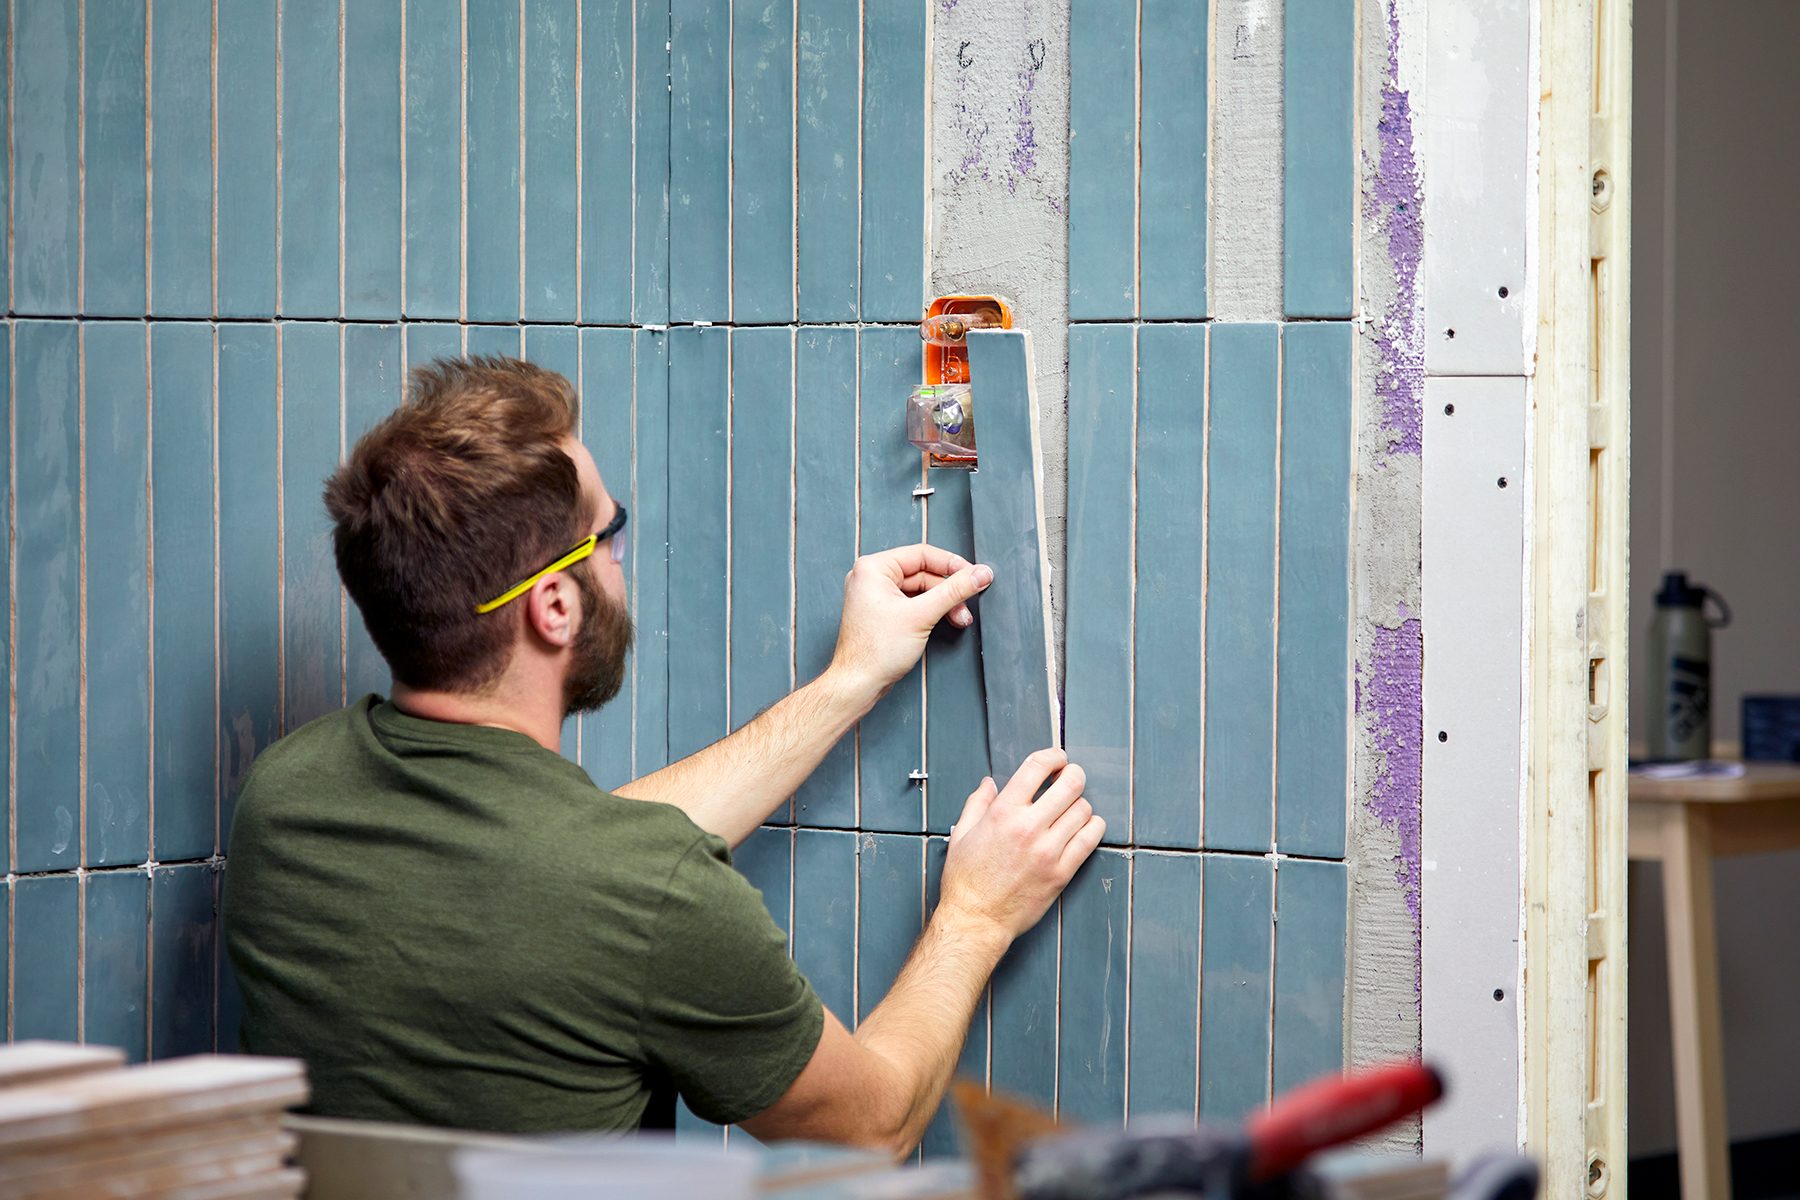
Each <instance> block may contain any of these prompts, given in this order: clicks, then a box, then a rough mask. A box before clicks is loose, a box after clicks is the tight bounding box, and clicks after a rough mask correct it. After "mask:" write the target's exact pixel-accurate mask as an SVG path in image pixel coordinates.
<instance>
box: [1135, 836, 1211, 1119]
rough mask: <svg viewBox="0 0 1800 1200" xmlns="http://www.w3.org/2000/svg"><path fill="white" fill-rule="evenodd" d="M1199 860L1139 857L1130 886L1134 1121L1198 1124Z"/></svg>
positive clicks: (1195, 857)
mask: <svg viewBox="0 0 1800 1200" xmlns="http://www.w3.org/2000/svg"><path fill="white" fill-rule="evenodd" d="M1199 987H1200V858H1199V856H1198V855H1193V854H1156V853H1145V852H1139V853H1138V855H1137V857H1136V860H1135V861H1134V862H1133V864H1132V881H1131V1016H1130V1028H1129V1030H1128V1036H1129V1038H1130V1042H1131V1048H1130V1050H1129V1051H1128V1052H1127V1053H1128V1054H1129V1056H1130V1059H1131V1093H1130V1096H1129V1097H1128V1100H1127V1105H1126V1107H1127V1110H1128V1111H1129V1112H1130V1114H1131V1116H1132V1117H1134V1118H1135V1117H1149V1116H1159V1115H1161V1116H1180V1117H1191V1116H1192V1115H1193V1114H1194V1111H1195V1105H1196V1103H1197V1098H1198V1093H1197V1090H1196V1085H1197V1080H1198V1073H1199V1059H1198V1045H1197V1043H1198V1038H1197V1037H1196V1036H1195V1034H1194V1032H1193V1031H1194V1025H1195V1022H1196V1020H1197V1019H1198V1018H1197V1014H1198V1013H1199V1011H1200V995H1199Z"/></svg>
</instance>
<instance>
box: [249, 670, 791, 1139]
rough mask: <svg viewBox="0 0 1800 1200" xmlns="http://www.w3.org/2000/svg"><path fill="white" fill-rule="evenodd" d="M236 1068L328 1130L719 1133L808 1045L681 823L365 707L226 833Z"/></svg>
mask: <svg viewBox="0 0 1800 1200" xmlns="http://www.w3.org/2000/svg"><path fill="white" fill-rule="evenodd" d="M224 922H225V940H226V945H227V948H228V949H229V951H230V955H231V962H232V965H233V966H234V967H235V968H236V970H237V977H238V983H239V986H240V988H241V990H242V994H243V1000H244V1020H243V1034H242V1048H243V1049H244V1050H245V1051H246V1052H249V1053H253V1054H279V1055H291V1056H294V1057H297V1058H302V1059H305V1060H306V1064H307V1068H308V1072H309V1075H310V1078H311V1082H312V1094H313V1101H312V1109H313V1111H315V1112H318V1113H322V1114H325V1115H328V1116H343V1117H365V1118H373V1119H379V1120H391V1121H414V1122H423V1123H427V1124H433V1125H446V1126H454V1127H458V1128H463V1129H488V1130H498V1131H507V1132H525V1131H539V1130H622V1129H634V1128H639V1127H667V1126H669V1125H671V1124H672V1123H673V1118H674V1102H675V1096H676V1094H677V1093H679V1094H680V1096H681V1097H682V1098H683V1099H685V1100H686V1101H687V1104H688V1106H689V1107H690V1108H692V1109H693V1110H694V1112H695V1113H697V1114H699V1115H700V1116H702V1117H705V1118H707V1119H709V1120H713V1121H718V1122H721V1123H729V1122H734V1121H740V1120H743V1119H744V1118H746V1117H750V1116H753V1115H755V1114H756V1113H759V1112H761V1111H762V1110H763V1109H765V1108H767V1107H768V1106H769V1105H770V1104H772V1103H774V1102H775V1100H777V1099H779V1098H780V1096H781V1095H782V1093H783V1092H785V1091H786V1090H787V1088H788V1085H789V1084H791V1083H792V1082H793V1081H794V1079H795V1078H796V1077H797V1076H798V1075H799V1073H800V1070H801V1068H802V1067H804V1066H805V1065H806V1063H807V1061H808V1060H809V1059H810V1058H811V1057H812V1054H813V1051H814V1050H815V1049H816V1048H817V1046H818V1043H819V1037H820V1034H821V1033H822V1031H823V1029H824V1012H823V1009H822V1008H821V1007H820V1004H819V1000H818V997H817V996H816V995H814V993H813V991H812V988H811V987H810V986H809V985H808V984H807V982H806V980H805V978H804V977H803V976H801V974H800V973H799V971H798V970H796V969H795V967H794V965H793V963H792V962H791V961H790V960H789V959H788V956H787V951H786V939H785V938H784V936H783V935H782V933H781V931H780V929H778V928H777V927H776V925H775V923H774V921H773V920H772V919H771V918H770V916H769V914H768V911H767V909H765V908H764V906H763V903H762V898H761V896H760V895H759V894H758V893H757V891H756V889H755V888H753V887H752V886H751V885H750V883H749V882H748V881H747V880H746V879H745V878H744V877H743V876H742V875H740V874H738V873H737V871H736V870H734V869H733V868H732V866H731V855H730V852H729V851H728V850H727V849H726V847H725V843H724V842H722V841H721V840H720V839H718V838H717V837H714V836H713V835H712V834H709V833H705V832H703V831H702V830H701V829H700V828H699V827H697V826H696V825H694V823H693V822H692V821H690V820H688V818H687V816H686V814H685V813H683V812H682V811H681V810H680V809H678V808H675V807H674V806H672V805H667V804H658V803H653V802H650V801H642V800H627V799H624V798H621V797H618V796H613V795H611V794H609V793H607V792H603V791H601V790H599V789H598V788H597V787H595V785H594V783H593V781H592V780H590V779H589V778H588V776H587V774H586V773H585V772H584V771H582V769H581V768H580V767H578V766H576V765H575V764H573V763H571V762H569V761H568V760H566V759H564V758H562V757H560V756H558V755H556V754H552V753H551V752H550V751H548V750H545V749H544V748H543V747H542V746H540V745H538V744H537V743H536V742H535V741H533V740H531V739H530V738H528V737H526V736H524V735H523V734H519V733H513V732H510V731H508V730H503V729H492V728H487V727H482V726H470V725H452V724H445V723H442V722H438V721H427V720H422V719H420V718H417V717H411V716H408V715H406V714H405V713H402V712H400V711H399V710H398V709H396V708H395V707H394V706H393V705H392V704H389V703H387V702H385V701H383V700H381V699H380V698H379V697H375V696H369V697H365V698H364V699H363V700H361V701H360V702H358V703H357V704H354V705H352V706H351V707H349V708H347V709H344V710H343V711H341V712H336V713H333V714H331V715H329V716H326V717H321V718H320V719H318V720H316V721H313V722H312V723H310V724H308V725H306V726H305V727H303V728H301V729H299V730H298V731H296V732H295V733H293V734H291V735H290V736H288V737H286V738H284V739H282V740H281V741H280V742H278V743H276V744H275V745H274V746H271V747H270V748H269V749H268V750H267V751H266V752H264V753H263V755H262V756H261V758H259V759H258V760H257V762H256V765H255V767H254V768H253V769H252V770H251V772H250V774H249V777H248V779H246V780H245V782H244V786H243V789H242V792H241V795H240V797H239V800H238V806H237V813H236V818H235V822H234V825H233V829H232V834H231V846H230V851H229V858H228V865H227V869H226V872H225V895H224Z"/></svg>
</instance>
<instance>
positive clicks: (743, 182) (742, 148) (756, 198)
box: [731, 0, 794, 324]
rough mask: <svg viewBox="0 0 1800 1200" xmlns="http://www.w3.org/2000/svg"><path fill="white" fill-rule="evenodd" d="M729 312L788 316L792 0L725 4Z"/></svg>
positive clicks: (752, 317) (746, 317) (742, 318)
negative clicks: (727, 22)
mask: <svg viewBox="0 0 1800 1200" xmlns="http://www.w3.org/2000/svg"><path fill="white" fill-rule="evenodd" d="M731 130H732V133H731V297H732V302H731V316H732V320H734V321H736V322H738V323H739V324H745V323H748V322H754V321H792V320H793V319H794V0H764V2H763V3H759V4H734V5H732V11H731Z"/></svg>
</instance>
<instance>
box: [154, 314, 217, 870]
mask: <svg viewBox="0 0 1800 1200" xmlns="http://www.w3.org/2000/svg"><path fill="white" fill-rule="evenodd" d="M150 357H151V370H150V391H151V396H152V397H153V400H154V404H155V409H156V419H155V424H154V426H153V427H152V430H151V450H150V463H151V465H150V470H151V474H152V478H153V479H154V481H155V488H156V508H155V517H154V520H155V527H154V529H153V530H152V536H153V537H154V539H155V543H156V560H155V568H154V571H155V585H156V629H155V639H156V645H155V652H154V654H155V663H156V676H155V678H156V698H155V699H156V728H155V744H156V777H155V786H156V828H155V830H154V837H155V843H154V844H155V848H156V857H157V858H158V859H160V860H161V861H163V862H180V861H182V860H183V859H193V858H204V857H206V856H207V855H209V854H211V853H212V852H213V838H214V832H215V829H214V826H215V813H216V810H217V805H218V785H219V772H218V769H217V766H216V763H215V755H216V754H217V749H218V745H219V734H218V730H219V725H218V717H217V714H218V709H217V705H216V699H215V695H214V691H213V682H214V679H215V671H214V667H215V665H216V660H215V651H216V644H215V640H214V632H213V630H214V624H213V613H214V591H213V578H214V573H213V564H214V558H213V521H214V517H213V418H214V414H213V329H212V326H210V325H193V324H188V323H185V322H175V323H164V322H157V323H154V324H152V325H151V326H150Z"/></svg>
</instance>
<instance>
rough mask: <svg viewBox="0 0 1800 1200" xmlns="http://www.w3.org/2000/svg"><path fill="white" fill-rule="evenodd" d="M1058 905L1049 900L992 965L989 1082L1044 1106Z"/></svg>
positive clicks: (1048, 1092)
mask: <svg viewBox="0 0 1800 1200" xmlns="http://www.w3.org/2000/svg"><path fill="white" fill-rule="evenodd" d="M1061 924H1062V905H1061V904H1060V903H1053V904H1051V905H1050V911H1049V912H1047V913H1045V914H1044V917H1043V920H1041V921H1039V922H1038V923H1037V924H1036V925H1034V926H1033V927H1032V928H1031V929H1029V930H1027V931H1026V932H1025V933H1024V934H1023V935H1022V936H1021V937H1019V938H1018V939H1017V940H1016V941H1014V942H1013V944H1012V948H1011V949H1010V950H1008V951H1007V952H1006V957H1005V958H1003V959H1001V960H1000V965H999V966H998V967H997V968H995V970H994V986H993V993H992V996H993V1005H994V1023H993V1032H992V1038H993V1046H992V1049H991V1054H992V1056H993V1057H992V1066H993V1075H994V1079H993V1084H994V1086H995V1087H996V1088H999V1089H1000V1090H1002V1091H1004V1092H1007V1093H1008V1094H1010V1095H1014V1096H1019V1097H1022V1098H1025V1099H1028V1100H1031V1101H1033V1102H1034V1103H1036V1104H1038V1105H1039V1106H1040V1107H1043V1108H1050V1107H1051V1106H1052V1105H1053V1104H1054V1103H1055V1100H1056V1046H1057V1034H1056V1023H1057V1011H1056V978H1057V968H1058V966H1059V963H1058V955H1057V942H1058V940H1059V937H1060V933H1061V929H1060V926H1061Z"/></svg>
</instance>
